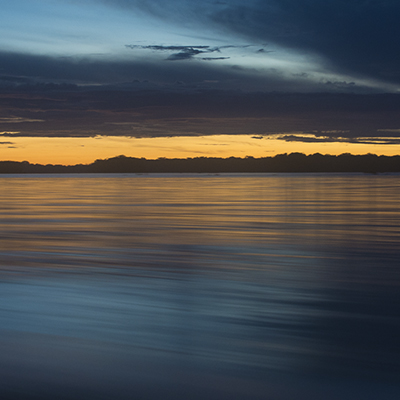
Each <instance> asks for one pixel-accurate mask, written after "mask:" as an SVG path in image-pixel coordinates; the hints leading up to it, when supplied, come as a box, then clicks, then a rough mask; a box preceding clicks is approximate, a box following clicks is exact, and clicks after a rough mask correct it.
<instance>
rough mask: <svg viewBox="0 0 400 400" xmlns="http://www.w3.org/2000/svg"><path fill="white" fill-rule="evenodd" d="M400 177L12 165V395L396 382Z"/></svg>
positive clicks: (174, 395) (306, 394) (297, 391)
mask: <svg viewBox="0 0 400 400" xmlns="http://www.w3.org/2000/svg"><path fill="white" fill-rule="evenodd" d="M399 198H400V175H396V174H393V175H362V174H338V175H335V174H257V175H253V174H236V175H229V174H221V175H206V174H204V175H203V174H199V175H189V174H188V175H186V174H182V175H173V174H165V175H161V174H160V175H157V174H154V175H134V174H120V175H8V176H4V175H3V176H1V177H0V351H1V354H2V356H1V357H0V392H1V393H0V396H1V398H18V399H25V398H26V399H36V398H37V399H45V398H60V399H112V398H119V399H178V400H179V399H189V398H192V399H271V400H275V399H283V400H291V399H303V398H304V399H322V398H323V399H398V398H400V385H399V377H400V203H399Z"/></svg>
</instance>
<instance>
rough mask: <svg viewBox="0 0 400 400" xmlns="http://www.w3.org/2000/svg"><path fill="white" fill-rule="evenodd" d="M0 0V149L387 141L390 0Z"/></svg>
mask: <svg viewBox="0 0 400 400" xmlns="http://www.w3.org/2000/svg"><path fill="white" fill-rule="evenodd" d="M0 5H1V13H0V160H14V161H23V160H26V161H30V162H33V163H62V164H75V163H89V162H92V161H94V160H95V159H98V158H109V157H113V156H117V155H120V154H124V155H126V156H133V157H146V158H158V157H168V158H172V157H180V158H181V157H182V158H183V157H197V156H213V157H215V156H218V157H229V156H239V157H245V156H254V157H265V156H272V155H275V154H280V153H290V152H295V151H299V152H303V153H306V154H310V153H316V152H320V153H323V154H340V153H345V152H346V153H353V154H365V153H376V154H387V155H393V154H400V52H399V48H398V47H399V43H400V24H399V20H400V2H398V1H393V0H392V1H385V0H380V1H374V0H352V1H341V0H246V1H244V0H222V1H219V0H215V1H208V0H203V1H197V0H169V1H165V0H164V1H161V0H85V1H82V0H35V1H32V0H13V1H8V0H0Z"/></svg>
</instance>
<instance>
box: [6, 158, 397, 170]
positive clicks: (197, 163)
mask: <svg viewBox="0 0 400 400" xmlns="http://www.w3.org/2000/svg"><path fill="white" fill-rule="evenodd" d="M126 172H132V173H151V172H157V173H160V172H195V173H196V172H199V173H201V172H208V173H220V172H365V173H379V172H400V156H390V157H389V156H377V155H375V154H366V155H351V154H341V155H339V156H332V155H322V154H318V153H317V154H312V155H308V156H307V155H305V154H301V153H291V154H280V155H276V156H274V157H262V158H254V157H246V158H238V157H229V158H214V157H196V158H158V159H157V160H147V159H145V158H134V157H125V156H122V155H121V156H118V157H113V158H108V159H105V160H96V161H95V162H94V163H92V164H87V165H83V164H78V165H72V166H65V165H52V164H48V165H41V164H31V163H29V162H27V161H23V162H16V161H0V173H3V174H4V173H14V174H15V173H126Z"/></svg>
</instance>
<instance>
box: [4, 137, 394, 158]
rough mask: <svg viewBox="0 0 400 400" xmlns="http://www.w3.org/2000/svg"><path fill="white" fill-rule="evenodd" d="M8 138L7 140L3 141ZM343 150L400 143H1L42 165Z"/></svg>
mask: <svg viewBox="0 0 400 400" xmlns="http://www.w3.org/2000/svg"><path fill="white" fill-rule="evenodd" d="M4 142H5V141H4ZM293 152H299V153H304V154H314V153H321V154H331V155H339V154H342V153H351V154H367V153H373V154H377V155H388V156H391V155H397V154H400V146H399V145H378V144H359V143H344V142H331V143H303V142H285V141H283V140H278V139H274V138H266V137H265V138H262V139H255V138H254V137H252V136H251V135H214V136H196V137H190V136H179V137H167V138H140V139H138V138H128V137H112V136H102V137H97V138H21V137H16V138H7V143H6V144H2V145H0V160H1V161H6V160H7V161H29V162H30V163H33V164H35V163H38V164H64V165H74V164H89V163H91V162H93V161H95V160H96V159H105V158H111V157H115V156H118V155H121V154H123V155H125V156H127V157H138V158H141V157H144V158H147V159H157V158H160V157H166V158H188V157H221V158H226V157H231V156H233V157H246V156H252V157H257V158H258V157H271V156H275V155H276V154H282V153H293Z"/></svg>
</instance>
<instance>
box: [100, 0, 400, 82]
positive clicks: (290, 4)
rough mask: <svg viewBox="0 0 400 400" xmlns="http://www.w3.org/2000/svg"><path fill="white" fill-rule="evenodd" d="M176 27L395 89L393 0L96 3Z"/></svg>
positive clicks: (398, 15) (398, 75) (398, 36)
mask: <svg viewBox="0 0 400 400" xmlns="http://www.w3.org/2000/svg"><path fill="white" fill-rule="evenodd" d="M99 1H107V3H108V4H114V5H118V6H123V7H130V8H138V7H139V8H141V10H142V11H145V12H148V13H151V14H153V15H156V16H157V17H159V18H162V19H168V20H170V21H175V22H176V23H187V24H188V23H196V24H202V25H203V26H205V27H207V26H209V27H212V28H213V29H214V28H215V29H220V30H221V32H224V33H226V32H231V34H234V35H236V36H239V37H242V38H244V39H246V40H249V41H252V42H258V43H264V42H269V43H275V44H278V45H281V46H283V47H284V48H287V49H293V50H296V51H297V52H298V51H302V52H306V53H310V54H315V55H318V56H320V57H322V59H323V60H325V67H326V68H330V69H332V70H336V71H337V72H346V73H351V74H353V75H357V76H366V77H372V78H376V79H381V80H385V81H388V82H393V83H398V84H400V55H399V54H400V53H399V51H398V43H399V42H400V24H399V20H400V2H399V1H393V0H379V1H377V0H370V1H367V0H353V1H345V0H247V1H246V2H243V1H240V0H226V1H224V2H218V1H205V2H198V1H197V0H171V1H170V2H169V3H168V7H165V3H164V1H162V0H146V1H140V0H99Z"/></svg>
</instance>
